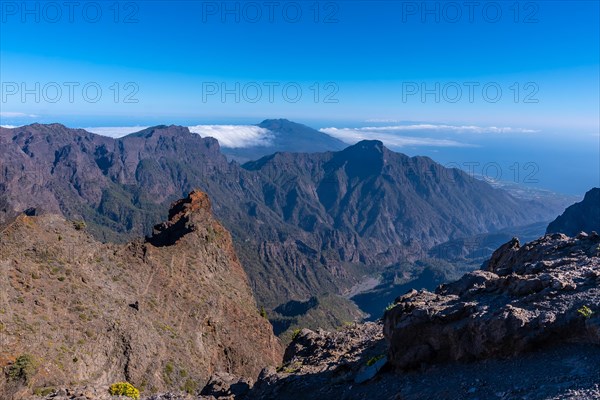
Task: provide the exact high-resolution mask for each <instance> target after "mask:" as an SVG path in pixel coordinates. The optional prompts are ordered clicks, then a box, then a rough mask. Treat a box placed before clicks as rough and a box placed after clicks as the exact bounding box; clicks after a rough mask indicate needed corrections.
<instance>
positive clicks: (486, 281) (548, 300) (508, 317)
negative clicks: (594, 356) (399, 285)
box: [384, 233, 600, 369]
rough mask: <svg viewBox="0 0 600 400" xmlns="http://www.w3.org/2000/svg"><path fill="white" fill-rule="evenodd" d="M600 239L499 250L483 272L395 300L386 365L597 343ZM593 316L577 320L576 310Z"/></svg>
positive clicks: (564, 239)
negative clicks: (585, 309)
mask: <svg viewBox="0 0 600 400" xmlns="http://www.w3.org/2000/svg"><path fill="white" fill-rule="evenodd" d="M599 283H600V236H599V235H597V234H596V233H593V234H590V235H588V234H585V233H581V234H579V235H578V236H577V237H575V238H570V237H568V236H566V235H563V234H554V235H546V236H544V237H543V238H540V239H538V240H535V241H533V242H531V243H527V244H525V245H523V246H521V245H520V243H519V242H518V240H516V239H513V240H512V241H510V242H508V243H507V244H505V245H503V246H501V247H500V248H499V249H498V250H496V252H494V254H493V256H492V257H491V259H490V260H489V262H488V263H487V265H485V266H484V268H483V269H482V270H478V271H474V272H472V273H469V274H466V275H465V276H463V277H462V278H461V279H460V280H458V281H456V282H454V283H451V284H447V285H441V286H440V287H438V289H437V290H436V291H435V293H431V292H428V291H420V292H417V291H415V290H413V291H411V292H410V293H407V294H405V295H404V296H401V297H399V298H397V299H396V303H397V304H396V306H395V307H394V308H393V309H391V310H389V311H388V312H386V314H385V316H384V335H385V337H386V339H387V340H388V341H389V344H390V349H389V359H390V362H391V363H392V364H393V365H395V366H396V367H399V368H402V369H406V368H414V367H418V366H419V365H421V364H423V363H433V362H444V361H455V360H474V359H482V358H487V357H491V356H507V355H514V354H518V353H522V352H524V351H528V350H532V349H535V348H536V347H538V346H541V345H544V344H549V343H558V342H566V341H573V340H575V341H584V342H591V343H598V341H599V340H600V336H599V331H600V330H599V329H598V325H599V324H598V320H599V319H600V318H599V315H600V308H599V304H600V289H599ZM584 306H586V307H589V309H590V310H592V314H591V315H587V316H584V315H583V313H581V312H579V311H578V310H580V309H582V308H583V307H584Z"/></svg>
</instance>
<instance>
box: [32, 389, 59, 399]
mask: <svg viewBox="0 0 600 400" xmlns="http://www.w3.org/2000/svg"><path fill="white" fill-rule="evenodd" d="M52 392H54V388H53V387H39V388H35V389H33V394H35V395H36V396H40V397H46V396H48V395H49V394H51V393H52Z"/></svg>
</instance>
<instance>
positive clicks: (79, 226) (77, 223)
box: [73, 220, 87, 231]
mask: <svg viewBox="0 0 600 400" xmlns="http://www.w3.org/2000/svg"><path fill="white" fill-rule="evenodd" d="M86 226H87V225H86V224H85V221H81V220H77V221H73V228H75V230H77V231H81V230H83V229H85V228H86Z"/></svg>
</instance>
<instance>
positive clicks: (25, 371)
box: [7, 354, 37, 382]
mask: <svg viewBox="0 0 600 400" xmlns="http://www.w3.org/2000/svg"><path fill="white" fill-rule="evenodd" d="M36 369H37V365H36V362H35V360H34V358H33V356H31V355H29V354H23V355H21V356H19V357H18V358H17V359H16V360H15V362H14V363H12V364H11V365H10V366H9V367H8V371H7V374H8V379H9V380H11V381H18V380H23V381H25V382H28V381H29V379H31V377H32V376H33V375H34V374H35V372H36Z"/></svg>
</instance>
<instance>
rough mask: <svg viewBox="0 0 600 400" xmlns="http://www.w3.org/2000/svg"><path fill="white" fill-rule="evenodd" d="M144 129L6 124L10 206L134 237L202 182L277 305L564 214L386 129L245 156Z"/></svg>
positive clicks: (105, 235)
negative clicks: (378, 137)
mask: <svg viewBox="0 0 600 400" xmlns="http://www.w3.org/2000/svg"><path fill="white" fill-rule="evenodd" d="M140 132H141V133H140ZM140 132H138V133H135V134H133V135H129V136H126V137H123V138H120V139H112V138H108V137H103V136H99V135H95V134H92V133H89V132H86V131H84V130H72V129H69V128H66V127H64V126H56V125H52V126H44V125H30V126H25V127H20V128H15V129H5V128H2V129H0V141H1V143H2V146H3V148H5V149H6V151H5V152H3V153H2V155H1V157H2V159H1V161H2V164H3V173H2V174H1V175H0V211H1V212H0V220H1V219H6V218H7V216H9V215H10V214H14V213H15V212H21V211H24V210H26V209H29V208H32V207H33V208H36V209H37V211H38V212H40V213H41V212H43V211H46V212H54V213H62V214H64V215H66V216H67V217H68V218H71V219H82V220H85V221H86V222H87V224H88V229H89V230H90V232H92V233H93V234H94V235H95V236H96V237H98V238H100V239H101V240H104V241H107V240H118V241H124V240H127V239H128V238H130V237H132V236H143V235H147V234H150V233H151V230H152V227H153V225H154V223H155V221H156V220H164V219H166V218H167V215H166V213H165V211H164V210H166V209H167V206H168V204H170V202H172V201H175V200H177V199H178V198H181V197H185V196H187V194H188V193H189V192H190V191H191V190H192V189H193V188H196V187H199V188H201V189H202V190H204V191H205V192H207V193H208V194H209V196H210V198H211V199H212V204H213V209H214V213H215V215H216V216H217V217H218V218H220V219H221V221H222V222H223V224H224V225H225V226H226V227H227V228H228V230H229V231H230V232H231V233H232V236H233V238H234V244H235V247H236V252H237V254H238V255H239V257H240V259H241V260H242V264H243V265H244V267H245V268H246V270H247V272H248V275H249V277H250V282H251V286H252V288H253V290H254V292H255V294H256V296H257V299H258V301H259V304H261V305H264V306H265V307H267V308H268V309H272V310H274V309H275V308H277V307H278V306H280V305H282V304H285V303H287V302H289V301H306V300H307V299H309V298H311V297H312V296H315V295H317V296H321V295H326V294H328V293H329V294H341V293H343V292H344V291H345V290H347V289H349V288H350V287H352V286H354V285H356V284H357V283H359V282H360V281H361V280H362V279H363V278H364V277H365V276H369V275H373V274H377V273H379V272H380V271H382V270H383V269H384V268H387V267H391V268H400V269H401V268H404V267H403V266H402V265H403V262H404V261H411V260H415V259H418V258H419V257H420V256H421V255H424V254H425V253H426V251H427V250H428V249H429V248H430V247H431V246H433V245H436V244H440V243H443V242H446V241H448V240H449V239H451V238H457V237H461V236H470V235H474V234H478V233H481V232H484V231H487V230H492V229H493V230H497V229H500V228H504V227H507V226H514V225H525V224H527V223H530V222H536V221H537V220H549V219H550V218H549V216H551V218H553V217H554V216H555V215H556V214H557V213H556V212H555V210H553V209H548V208H545V206H544V204H540V203H539V202H535V201H533V200H519V199H515V198H513V197H512V196H510V195H508V194H507V193H505V192H503V191H501V190H496V189H493V188H491V186H489V185H487V184H486V183H485V182H481V181H478V180H476V179H474V178H472V177H469V176H468V175H466V174H465V173H464V172H462V171H459V170H456V169H447V168H444V167H442V166H441V165H439V164H436V163H435V162H434V161H433V160H431V159H429V158H426V157H408V156H406V155H403V154H401V153H395V152H393V151H390V150H388V149H387V148H385V146H383V145H382V143H381V142H378V141H371V142H369V141H365V142H360V143H358V144H356V145H354V146H349V147H347V148H346V149H344V150H342V151H339V152H324V153H310V154H308V153H285V152H283V153H276V154H275V155H271V156H267V157H265V158H263V159H261V160H258V161H254V162H252V163H247V164H244V166H243V167H242V166H240V165H239V164H238V163H237V162H229V161H227V159H226V157H225V155H223V153H222V152H221V147H220V146H219V143H218V141H217V140H215V139H213V138H201V137H200V136H199V135H197V134H193V133H191V132H190V131H189V129H187V128H185V127H178V126H175V125H170V126H166V125H163V126H157V127H152V128H148V129H145V130H143V131H140ZM365 146H366V147H365ZM363 147H365V148H363ZM365 154H367V155H368V156H369V160H370V161H369V162H367V161H366V159H365V158H364V157H363V155H365ZM348 304H349V305H350V304H351V303H348ZM354 315H355V316H358V315H359V313H358V312H356V313H354ZM271 318H272V319H273V318H275V319H276V318H277V314H276V312H274V313H273V314H272V315H271ZM343 318H347V317H343ZM328 319H329V320H334V321H335V320H336V321H337V323H338V324H341V323H343V321H342V320H341V317H339V316H338V317H335V316H333V315H331V316H330V317H328Z"/></svg>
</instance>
